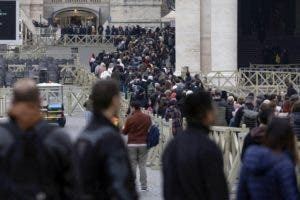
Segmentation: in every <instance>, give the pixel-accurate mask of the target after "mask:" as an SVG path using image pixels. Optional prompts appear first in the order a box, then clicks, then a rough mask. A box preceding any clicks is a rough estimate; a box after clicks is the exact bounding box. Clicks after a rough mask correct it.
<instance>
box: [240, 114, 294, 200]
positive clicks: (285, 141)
mask: <svg viewBox="0 0 300 200" xmlns="http://www.w3.org/2000/svg"><path fill="white" fill-rule="evenodd" d="M295 141H296V140H295V135H294V133H293V130H292V127H291V126H290V123H289V121H288V120H287V119H280V118H273V119H272V120H271V122H270V123H269V125H268V127H267V130H266V134H265V137H264V141H263V145H261V146H256V145H253V146H251V147H249V148H248V149H247V151H246V153H245V156H244V162H243V163H244V164H243V166H242V170H241V175H240V180H239V187H238V195H237V199H238V200H263V199H287V200H292V199H295V200H296V199H299V191H298V188H297V180H296V173H295V166H296V165H297V162H298V159H299V158H298V155H297V151H296V143H295Z"/></svg>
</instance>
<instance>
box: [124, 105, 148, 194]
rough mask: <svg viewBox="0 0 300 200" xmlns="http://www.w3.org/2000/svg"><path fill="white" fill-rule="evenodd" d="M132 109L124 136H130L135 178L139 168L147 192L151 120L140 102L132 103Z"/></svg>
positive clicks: (142, 185) (129, 143) (129, 148)
mask: <svg viewBox="0 0 300 200" xmlns="http://www.w3.org/2000/svg"><path fill="white" fill-rule="evenodd" d="M130 107H131V115H130V116H129V117H128V119H127V120H126V123H125V127H124V130H123V134H124V135H127V136H128V142H127V143H128V152H129V156H130V160H131V165H132V169H133V174H134V177H136V169H137V167H138V168H139V171H140V182H141V190H142V191H146V190H147V189H148V184H147V171H146V162H147V156H148V148H147V136H148V131H149V129H150V126H151V118H150V116H149V115H147V114H144V113H143V112H142V111H141V105H140V103H139V102H137V101H135V102H132V103H131V105H130Z"/></svg>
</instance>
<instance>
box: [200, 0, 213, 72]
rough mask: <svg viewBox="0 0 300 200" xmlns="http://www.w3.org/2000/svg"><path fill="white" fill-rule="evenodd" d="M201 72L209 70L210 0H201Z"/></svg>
mask: <svg viewBox="0 0 300 200" xmlns="http://www.w3.org/2000/svg"><path fill="white" fill-rule="evenodd" d="M200 8H201V9H200V12H201V24H200V28H201V42H200V43H201V72H205V73H206V72H209V71H211V0H201V5H200Z"/></svg>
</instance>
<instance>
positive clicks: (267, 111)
mask: <svg viewBox="0 0 300 200" xmlns="http://www.w3.org/2000/svg"><path fill="white" fill-rule="evenodd" d="M272 117H274V110H273V108H272V107H271V106H270V105H269V104H267V103H262V104H261V106H260V110H259V113H258V122H259V126H258V127H255V128H253V129H252V130H251V131H250V132H249V133H248V134H247V136H246V137H245V139H244V144H243V148H242V155H241V159H242V160H243V158H244V155H245V152H246V150H247V149H248V148H249V147H250V146H253V145H262V144H263V141H264V138H265V134H266V130H267V125H268V122H269V121H270V120H271V119H272Z"/></svg>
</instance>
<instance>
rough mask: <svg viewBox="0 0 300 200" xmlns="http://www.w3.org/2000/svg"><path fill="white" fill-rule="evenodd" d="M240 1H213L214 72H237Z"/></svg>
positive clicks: (212, 55)
mask: <svg viewBox="0 0 300 200" xmlns="http://www.w3.org/2000/svg"><path fill="white" fill-rule="evenodd" d="M237 11H238V0H221V1H220V0H211V66H212V71H235V70H237V50H238V49H237V36H238V35H237V28H238V24H237V14H238V12H237Z"/></svg>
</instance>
